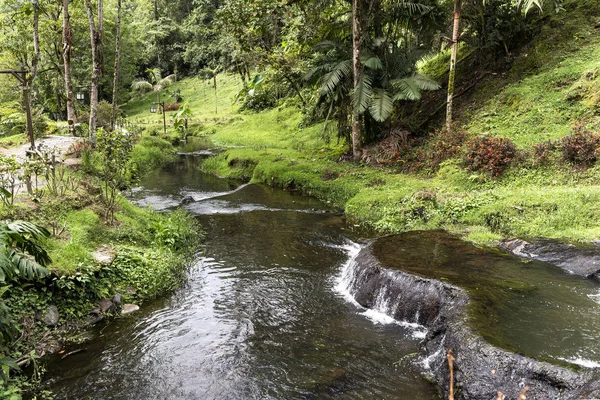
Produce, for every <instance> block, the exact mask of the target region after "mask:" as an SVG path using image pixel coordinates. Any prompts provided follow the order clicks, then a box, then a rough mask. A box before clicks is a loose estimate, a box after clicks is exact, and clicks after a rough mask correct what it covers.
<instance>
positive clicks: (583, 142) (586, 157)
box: [560, 123, 600, 168]
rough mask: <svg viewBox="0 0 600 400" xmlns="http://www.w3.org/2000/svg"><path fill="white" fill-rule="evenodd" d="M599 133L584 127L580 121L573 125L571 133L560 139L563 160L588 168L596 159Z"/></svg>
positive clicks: (599, 140)
mask: <svg viewBox="0 0 600 400" xmlns="http://www.w3.org/2000/svg"><path fill="white" fill-rule="evenodd" d="M599 148H600V135H598V134H594V133H592V132H591V131H590V130H588V129H586V128H585V127H584V126H583V124H582V123H577V124H576V125H575V126H574V127H573V133H572V134H571V135H569V136H565V137H563V138H562V139H561V140H560V152H561V155H562V159H563V161H566V162H568V163H570V164H573V165H575V166H578V167H583V168H589V167H591V166H592V165H593V164H594V163H595V162H596V160H597V159H598V151H599Z"/></svg>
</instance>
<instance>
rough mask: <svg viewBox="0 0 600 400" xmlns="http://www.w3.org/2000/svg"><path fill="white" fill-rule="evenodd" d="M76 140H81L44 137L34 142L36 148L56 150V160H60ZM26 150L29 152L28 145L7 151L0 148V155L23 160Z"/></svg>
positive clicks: (68, 137)
mask: <svg viewBox="0 0 600 400" xmlns="http://www.w3.org/2000/svg"><path fill="white" fill-rule="evenodd" d="M78 140H81V138H77V137H72V136H46V137H45V138H42V139H38V140H36V147H38V146H39V145H40V144H42V145H43V146H44V147H47V148H50V149H51V148H53V147H55V148H57V149H58V153H59V157H58V158H59V159H61V160H62V159H64V158H65V157H66V154H67V151H68V150H69V148H70V147H71V145H72V144H73V143H74V142H76V141H78ZM27 150H29V143H27V144H24V145H21V146H19V147H12V148H9V149H5V148H0V154H1V155H3V156H12V155H14V156H16V157H17V159H19V160H24V159H25V158H26V152H27Z"/></svg>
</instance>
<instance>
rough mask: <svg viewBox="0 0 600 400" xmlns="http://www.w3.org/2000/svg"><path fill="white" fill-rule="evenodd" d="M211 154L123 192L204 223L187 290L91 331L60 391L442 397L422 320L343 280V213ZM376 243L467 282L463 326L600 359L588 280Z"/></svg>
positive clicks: (437, 237) (64, 364)
mask: <svg viewBox="0 0 600 400" xmlns="http://www.w3.org/2000/svg"><path fill="white" fill-rule="evenodd" d="M208 154H210V151H208V150H207V146H202V145H200V147H199V148H198V146H196V147H192V148H188V149H185V152H184V153H182V155H181V157H180V159H179V161H178V162H176V163H173V164H172V165H169V166H168V167H167V168H165V169H164V170H162V171H157V172H156V173H154V174H152V175H150V176H148V177H147V178H146V179H144V181H143V182H142V183H141V185H140V186H139V187H137V188H135V189H134V190H132V191H131V193H130V194H129V196H130V198H131V199H132V200H133V201H135V202H137V203H138V204H140V205H144V206H150V207H153V208H155V209H157V210H159V211H166V210H171V209H175V208H177V207H182V208H184V209H185V210H187V211H189V212H190V213H192V214H193V215H195V216H196V218H198V220H199V222H200V223H201V225H202V226H203V228H204V230H205V231H206V239H205V240H204V241H203V242H202V243H199V244H198V250H199V251H198V256H197V258H196V260H195V262H194V263H193V264H192V265H191V266H190V270H189V274H188V279H187V282H186V284H185V285H183V287H181V288H180V289H179V290H177V291H176V292H175V293H173V295H171V296H169V297H167V298H164V299H161V300H159V301H156V302H153V303H150V304H144V305H143V307H142V310H141V311H140V312H138V313H136V314H133V315H132V316H130V317H127V318H124V319H120V320H116V321H113V322H111V323H109V324H108V325H106V326H101V327H97V328H96V329H95V331H94V332H93V334H94V335H93V338H92V340H91V341H89V342H88V343H86V344H85V345H84V346H85V349H86V351H85V352H82V353H78V354H74V355H72V356H70V357H68V358H67V359H65V360H59V361H54V362H52V363H51V364H50V368H49V373H48V383H49V386H50V387H51V389H52V390H53V391H54V392H55V393H57V395H58V398H62V399H82V398H92V399H332V398H336V399H406V400H421V399H436V398H439V395H438V392H437V389H436V388H435V386H434V385H432V384H430V383H428V382H427V381H426V380H425V379H424V378H423V377H422V375H421V373H422V372H423V370H424V369H425V370H426V368H427V366H426V364H427V363H426V361H425V360H421V359H419V358H418V357H417V355H416V354H417V352H418V349H419V340H420V338H423V337H424V335H425V334H426V330H425V328H423V327H421V326H420V325H418V324H417V323H418V322H419V316H418V315H415V316H414V318H413V319H412V320H409V321H405V322H397V321H394V320H393V319H392V318H391V317H389V316H387V315H385V314H384V313H382V312H374V311H372V310H364V309H362V308H360V307H359V306H358V305H357V304H356V303H355V302H354V301H353V299H352V298H351V296H350V295H349V293H348V291H347V290H346V287H347V285H345V284H344V282H342V281H341V279H342V274H343V271H346V273H348V272H351V271H349V269H351V268H352V262H353V257H354V256H355V255H356V254H357V253H358V250H359V249H360V243H361V240H362V239H363V238H362V237H361V236H360V235H359V234H357V233H356V232H354V231H353V230H351V229H348V227H347V225H346V223H345V221H344V218H343V215H341V214H339V213H338V212H336V211H335V210H332V209H330V208H328V207H327V206H326V205H324V204H322V203H320V202H319V201H317V200H315V199H312V198H309V197H305V196H302V195H299V194H296V193H290V192H285V191H282V190H279V189H274V188H270V187H267V186H263V185H254V184H251V185H243V184H241V183H240V182H236V181H231V180H227V179H221V178H218V177H215V176H212V175H207V174H204V173H202V172H200V170H199V165H200V163H201V162H202V160H203V159H204V157H206V156H207V155H208ZM186 198H187V200H189V203H188V204H185V205H181V204H182V200H184V199H186ZM375 250H376V253H377V254H378V256H379V258H380V260H381V261H382V263H383V265H384V266H386V267H389V268H400V269H402V270H404V271H408V272H412V273H415V274H417V275H421V276H427V277H432V278H435V279H441V280H445V281H448V282H450V283H453V284H455V285H458V286H461V287H463V288H465V289H466V290H467V291H468V292H469V294H470V296H471V298H472V299H473V304H472V306H471V307H470V310H471V311H470V312H471V317H472V324H473V327H474V328H475V329H476V330H477V331H478V332H479V333H480V334H481V335H482V336H483V337H484V338H485V339H486V340H488V341H489V342H490V343H492V344H494V345H496V346H499V347H503V348H505V349H510V350H513V351H515V352H517V353H521V354H524V355H527V356H531V357H535V358H537V359H541V360H545V361H550V362H553V363H558V364H570V365H572V366H573V365H575V364H578V365H580V366H583V367H598V366H600V341H598V340H597V332H599V331H600V306H599V305H598V301H599V298H600V286H599V284H598V283H597V282H594V281H591V280H586V279H583V278H581V277H577V276H574V275H569V274H568V273H566V272H564V271H562V270H561V269H559V268H557V267H553V266H551V265H548V264H545V263H541V262H535V261H525V260H522V259H519V258H517V257H515V256H512V255H507V254H504V253H501V252H499V251H491V250H484V249H480V248H476V247H474V246H472V245H470V244H467V243H465V242H462V241H460V240H459V239H457V238H455V237H453V236H451V235H448V234H447V233H444V232H429V233H426V232H409V233H406V234H403V235H400V236H397V237H387V238H384V239H380V240H378V241H377V242H376V244H375ZM349 275H351V273H350V274H349ZM390 301H391V300H390V299H385V298H383V296H382V302H383V303H386V304H387V303H389V302H390ZM375 308H377V307H375ZM379 308H381V309H382V310H383V309H384V308H385V307H379ZM383 311H385V310H383ZM417 314H418V313H417Z"/></svg>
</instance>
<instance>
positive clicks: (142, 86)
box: [131, 80, 154, 93]
mask: <svg viewBox="0 0 600 400" xmlns="http://www.w3.org/2000/svg"><path fill="white" fill-rule="evenodd" d="M153 88H154V87H153V86H152V84H151V83H150V82H148V81H144V80H141V81H135V82H133V83H132V84H131V89H132V90H134V91H138V92H142V93H145V92H150V91H152V89H153Z"/></svg>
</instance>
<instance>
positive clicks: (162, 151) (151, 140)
mask: <svg viewBox="0 0 600 400" xmlns="http://www.w3.org/2000/svg"><path fill="white" fill-rule="evenodd" d="M176 155H177V152H176V150H175V148H174V147H173V145H171V143H169V142H168V141H166V140H164V139H161V138H158V137H156V136H145V137H144V138H142V140H141V141H140V142H139V143H138V144H137V145H136V146H135V147H134V148H133V151H132V152H131V160H130V162H129V169H130V170H131V173H132V175H133V176H134V177H137V178H139V177H142V176H144V175H146V174H147V173H149V172H150V171H153V170H155V169H157V168H160V167H162V166H163V165H165V164H167V163H169V162H171V161H173V160H174V159H175V157H176Z"/></svg>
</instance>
